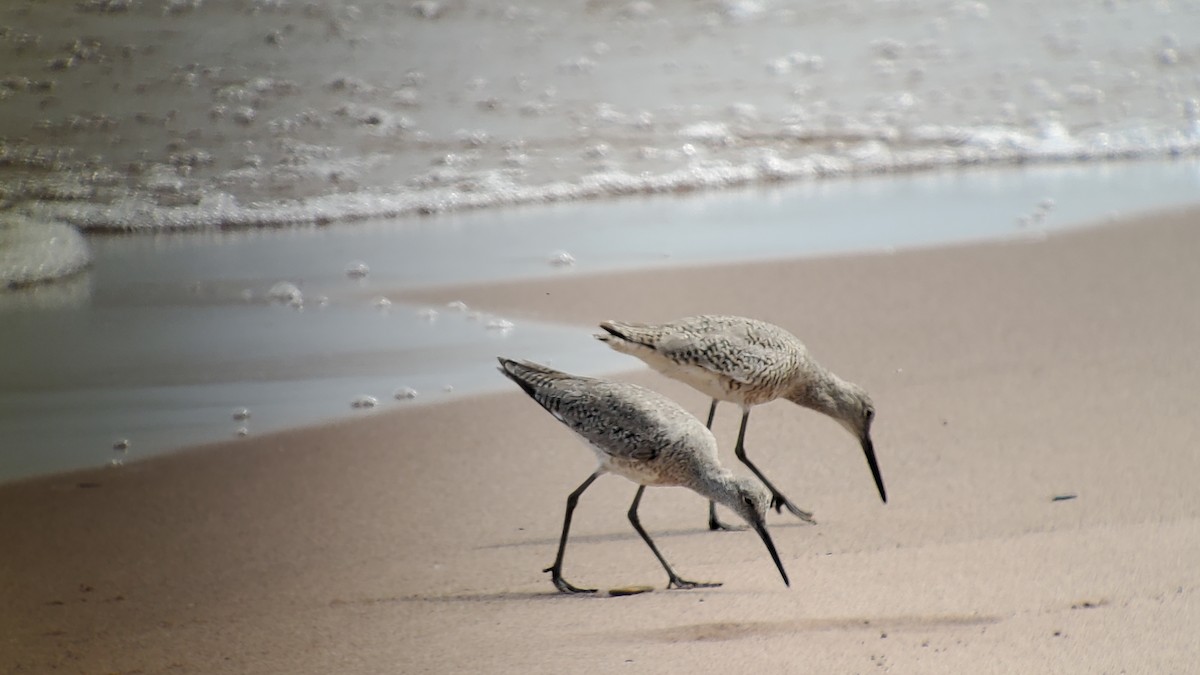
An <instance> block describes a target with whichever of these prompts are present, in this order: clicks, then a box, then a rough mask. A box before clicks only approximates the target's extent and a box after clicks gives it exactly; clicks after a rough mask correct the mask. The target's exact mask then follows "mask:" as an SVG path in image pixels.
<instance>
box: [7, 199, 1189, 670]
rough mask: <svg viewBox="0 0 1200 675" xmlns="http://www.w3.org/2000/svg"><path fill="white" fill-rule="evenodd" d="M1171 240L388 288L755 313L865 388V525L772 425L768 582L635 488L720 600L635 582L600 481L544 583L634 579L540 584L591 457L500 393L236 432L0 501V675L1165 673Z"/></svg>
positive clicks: (765, 436) (1182, 449)
mask: <svg viewBox="0 0 1200 675" xmlns="http://www.w3.org/2000/svg"><path fill="white" fill-rule="evenodd" d="M1197 225H1200V211H1197V210H1189V211H1173V212H1166V213H1159V214H1153V215H1149V216H1143V217H1139V218H1134V219H1128V220H1126V221H1123V222H1119V223H1110V224H1105V225H1103V226H1099V227H1096V228H1093V229H1087V230H1082V231H1078V232H1073V233H1069V234H1064V235H1058V236H1053V237H1051V238H1049V239H1047V240H1044V241H1024V242H1012V243H997V244H988V245H974V246H967V247H948V248H940V249H932V250H924V251H913V252H904V253H898V254H894V255H874V256H854V257H842V258H829V259H819V260H804V261H794V262H772V263H763V264H754V265H731V266H719V267H702V268H686V269H669V270H657V271H647V272H633V273H622V274H615V275H605V276H591V277H584V276H575V277H556V278H547V279H542V280H537V281H529V282H521V283H506V284H493V285H489V286H486V287H485V286H480V287H463V288H449V289H437V290H430V291H422V293H421V294H420V295H419V296H412V295H411V294H410V296H409V297H410V298H414V299H424V300H438V301H445V300H448V299H462V300H465V301H466V302H468V303H470V304H471V306H473V307H482V308H487V309H488V310H494V311H503V312H506V313H507V314H509V315H512V316H520V317H527V318H538V319H548V320H554V321H560V322H568V323H575V324H579V325H592V324H594V323H595V322H597V321H599V320H601V319H605V318H621V319H629V320H658V319H669V318H674V317H677V316H683V315H686V314H691V313H698V312H714V313H715V312H730V313H739V314H745V315H750V316H756V317H759V318H763V319H767V320H770V321H773V322H775V323H778V324H780V325H783V326H784V327H786V328H788V329H790V330H792V331H794V332H795V333H797V334H798V335H800V336H801V337H802V338H803V339H804V340H805V341H806V342H807V343H808V345H809V348H810V349H811V350H812V351H813V353H814V354H815V355H816V357H817V358H818V359H819V360H821V361H822V362H823V363H824V364H825V365H827V366H828V367H829V368H831V369H832V370H834V371H835V372H837V373H839V374H841V375H842V376H843V377H846V378H848V379H851V380H854V381H856V382H858V383H860V384H862V385H863V386H865V387H866V388H867V389H868V390H869V391H870V392H871V394H872V397H873V398H874V401H875V404H876V406H877V409H878V411H879V412H878V420H877V422H876V426H875V442H876V448H877V451H878V453H879V461H880V464H881V467H882V470H883V474H884V478H885V480H886V481H887V485H888V489H889V496H890V498H891V499H890V503H888V504H887V505H883V504H881V503H880V502H879V499H878V497H877V496H876V495H875V494H874V486H873V484H872V482H871V479H870V475H869V473H868V472H867V469H866V466H865V465H864V463H863V460H862V457H861V453H860V452H859V451H858V449H857V447H856V445H855V443H854V441H853V439H851V438H850V437H848V436H847V435H846V434H845V432H844V431H842V430H841V429H840V428H839V427H838V426H837V425H836V424H834V423H833V422H831V421H829V420H826V419H823V418H820V417H818V416H817V415H815V414H814V413H810V412H808V411H804V410H801V409H799V408H796V407H795V406H792V405H790V404H787V403H773V404H770V405H768V406H764V407H762V408H759V409H757V410H756V412H755V415H754V418H755V419H754V424H752V426H751V431H750V435H749V438H748V441H747V446H748V448H749V449H750V454H751V457H753V458H754V459H755V460H756V462H757V463H758V465H759V466H760V467H761V468H763V469H764V471H766V473H767V474H768V475H769V476H770V477H771V478H772V479H773V480H774V481H775V482H776V484H777V485H779V486H780V487H781V489H783V490H784V492H785V493H786V494H788V495H789V496H790V497H792V498H793V499H794V500H795V501H796V502H797V503H798V504H799V505H800V506H802V507H805V508H809V509H811V510H813V511H814V512H815V514H816V518H817V520H818V521H819V524H818V525H817V526H806V525H803V524H801V523H799V522H798V521H796V520H795V519H794V518H792V517H791V516H788V515H786V514H784V515H775V514H772V515H771V517H770V519H769V522H770V525H771V529H772V533H773V535H774V537H775V541H776V543H777V545H778V547H779V549H780V554H781V557H782V558H783V561H784V564H785V565H786V566H787V569H788V572H789V573H790V575H791V577H792V587H791V588H790V589H789V588H785V587H784V586H783V585H782V584H781V583H780V580H779V578H778V575H777V573H776V571H775V569H774V566H773V565H772V564H771V562H770V559H769V558H768V557H767V556H766V554H765V552H764V551H763V550H762V546H761V543H760V542H759V541H758V540H757V538H756V537H755V536H754V534H753V533H752V532H739V533H710V532H708V531H707V530H706V529H705V527H704V525H705V514H704V510H705V509H704V503H703V501H702V500H701V499H700V498H699V497H697V496H696V495H694V494H692V493H690V492H688V491H686V490H682V489H658V490H651V491H649V492H648V493H647V496H646V498H645V499H644V500H643V504H642V509H641V513H642V520H643V523H644V524H645V525H646V527H647V529H648V530H649V531H650V532H651V534H652V535H653V536H655V537H656V539H657V541H658V542H659V545H660V547H661V548H662V549H663V552H664V554H665V555H666V556H667V558H668V559H669V560H670V561H671V562H672V563H673V564H674V565H675V567H676V569H677V570H678V571H679V572H680V573H681V574H682V575H684V576H687V577H689V578H696V579H705V580H708V579H711V580H719V581H722V582H724V586H723V587H721V588H716V589H705V590H693V591H666V590H663V586H665V582H666V579H665V578H664V575H663V573H662V570H661V568H660V567H659V566H658V564H657V562H656V561H655V560H654V558H653V557H652V556H651V555H650V552H649V551H648V550H646V547H645V546H644V544H643V543H642V542H641V541H640V540H639V539H638V538H637V536H636V534H635V533H634V532H633V530H632V529H631V528H630V527H629V524H628V522H627V521H626V518H625V512H626V510H627V508H628V504H629V501H630V499H632V496H633V493H634V487H633V486H632V485H631V484H629V483H628V482H626V481H624V480H623V479H620V478H616V477H606V478H603V479H601V480H600V481H598V482H597V483H596V485H595V486H593V488H592V489H591V490H589V491H588V493H587V494H586V495H584V498H583V499H582V500H581V502H580V506H579V508H578V510H577V511H576V515H575V522H574V526H573V532H572V534H573V536H572V544H571V545H570V546H569V548H568V550H567V556H566V569H565V574H566V576H567V577H568V578H569V579H571V580H572V581H574V582H576V583H579V584H582V585H594V586H598V587H600V588H602V589H607V588H613V587H617V586H623V585H629V584H653V585H654V586H655V587H656V589H657V590H655V591H654V592H652V593H648V594H644V595H638V596H632V597H608V596H607V595H604V594H600V595H598V596H596V597H567V596H562V595H560V594H558V593H557V592H555V590H554V588H553V586H551V584H550V582H549V578H548V575H545V574H543V573H541V569H542V568H543V567H544V566H546V565H548V564H549V563H550V562H551V561H552V558H553V555H554V550H555V546H556V543H557V538H558V534H559V531H560V526H561V518H562V511H563V506H564V500H565V498H566V495H567V493H568V492H570V491H571V490H572V489H573V488H574V487H575V486H576V485H578V483H579V482H580V481H582V480H583V478H585V477H586V476H587V474H588V473H589V472H590V471H591V470H592V468H593V463H592V462H593V460H592V459H591V457H590V453H589V452H588V451H587V450H586V448H584V447H583V446H582V445H581V444H579V443H578V442H577V441H575V440H574V439H573V438H572V437H571V436H570V434H569V433H568V432H567V431H566V430H565V429H563V428H562V427H561V426H560V425H558V424H557V423H556V422H555V421H554V420H553V419H552V418H551V417H549V416H548V415H546V414H545V413H544V412H543V411H541V410H540V409H539V408H538V407H537V406H535V405H533V404H532V403H531V402H530V401H528V400H527V399H526V398H525V397H524V395H522V394H521V393H520V392H518V391H516V390H515V388H514V390H513V391H512V392H511V393H503V394H496V395H487V396H480V397H475V398H468V399H462V400H457V401H454V402H450V403H446V404H439V405H431V406H425V407H421V408H414V409H409V410H398V411H396V412H388V413H387V414H378V415H373V416H369V417H366V418H363V419H358V420H354V421H349V422H342V423H337V424H334V425H330V426H325V427H320V428H308V429H298V430H293V431H287V432H283V433H277V434H272V435H264V436H260V437H251V438H247V439H242V440H238V441H231V442H228V443H222V444H219V445H215V446H207V447H201V448H196V449H194V450H191V451H185V452H181V453H178V454H173V455H168V456H163V457H158V458H154V459H150V460H146V461H141V462H133V463H130V464H127V465H126V466H124V467H122V468H121V469H120V470H90V471H82V472H75V473H70V474H60V475H55V476H51V477H45V478H37V479H32V480H26V481H22V482H17V483H12V484H8V485H4V486H0V542H3V548H4V554H3V555H2V556H0V596H2V597H3V598H4V602H3V603H0V608H2V609H0V635H2V636H3V637H2V638H0V672H6V673H47V672H70V673H74V672H79V673H111V672H119V673H167V672H170V673H226V672H227V673H331V672H340V673H435V672H436V673H441V672H512V673H564V672H648V673H676V672H689V671H690V672H712V671H717V670H725V671H733V672H762V673H804V672H813V673H827V672H845V673H869V672H901V673H916V672H920V673H963V672H972V673H1002V672H1005V673H1006V672H1057V673H1085V672H1086V673H1102V672H1107V673H1119V672H1128V673H1135V672H1147V673H1150V672H1153V673H1180V672H1188V671H1190V670H1191V669H1193V668H1194V663H1195V661H1194V659H1195V644H1196V643H1195V626H1196V625H1197V624H1198V623H1200V599H1198V598H1200V565H1197V562H1198V561H1200V537H1198V536H1197V535H1198V534H1200V521H1198V516H1200V507H1198V506H1197V501H1196V499H1195V483H1196V480H1197V478H1200V455H1198V454H1197V452H1196V449H1195V448H1196V442H1197V435H1196V426H1195V414H1194V411H1193V410H1192V404H1193V402H1194V401H1195V384H1196V382H1198V381H1200V360H1198V359H1197V358H1196V344H1198V343H1200V313H1198V312H1196V311H1195V306H1196V305H1195V298H1194V290H1195V289H1196V288H1197V287H1200V268H1197V267H1196V266H1195V265H1194V263H1193V261H1192V252H1193V251H1195V250H1197V247H1200V227H1197ZM596 349H604V347H603V346H602V345H600V344H598V343H597V345H596ZM510 356H518V357H528V358H537V356H538V355H537V354H510ZM629 366H630V371H629V372H628V373H625V374H622V375H619V376H617V377H620V378H622V379H627V380H629V381H633V382H637V383H640V384H644V385H647V386H651V387H653V388H655V389H657V390H659V391H662V392H664V393H666V394H667V395H668V396H671V397H672V398H674V399H676V400H678V401H679V402H680V403H681V404H683V405H684V406H685V407H687V408H688V409H689V410H690V411H692V412H694V413H695V414H697V415H700V414H702V413H703V412H704V411H706V410H707V401H706V400H705V399H704V398H703V397H702V396H701V395H700V394H698V393H697V392H695V391H692V390H690V389H687V388H685V387H683V386H682V385H679V384H676V383H674V382H671V381H668V380H666V379H665V378H663V377H661V376H659V375H657V374H655V373H652V372H650V371H649V370H647V369H645V368H641V367H640V364H638V363H637V362H636V361H633V360H632V359H631V360H630V364H629ZM497 377H499V375H497ZM736 423H737V413H736V411H735V410H734V409H732V408H731V407H728V406H727V407H725V408H723V409H722V411H721V413H720V414H719V415H718V420H717V424H716V428H715V431H716V434H717V438H718V440H719V442H720V444H721V448H722V453H723V458H724V459H725V460H726V463H727V464H728V465H730V466H731V467H733V468H734V469H735V470H741V468H740V465H737V464H736V461H735V460H734V459H733V457H732V453H731V452H730V448H731V447H732V444H733V440H734V436H735V434H736ZM1065 495H1073V496H1074V498H1073V499H1064V500H1059V501H1055V500H1054V498H1055V497H1056V496H1065Z"/></svg>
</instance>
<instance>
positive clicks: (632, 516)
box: [629, 485, 721, 588]
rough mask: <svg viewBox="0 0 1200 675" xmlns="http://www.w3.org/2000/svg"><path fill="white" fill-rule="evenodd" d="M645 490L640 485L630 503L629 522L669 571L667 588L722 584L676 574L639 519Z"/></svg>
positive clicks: (708, 586) (711, 586)
mask: <svg viewBox="0 0 1200 675" xmlns="http://www.w3.org/2000/svg"><path fill="white" fill-rule="evenodd" d="M645 491H646V486H645V485H639V486H638V491H637V494H636V495H634V497H633V504H630V505H629V522H630V523H633V529H635V530H637V533H638V534H640V535H642V539H644V540H645V541H646V545H647V546H649V547H650V550H651V551H653V552H654V557H656V558H658V562H660V563H662V566H663V569H665V570H666V571H667V576H669V577H670V579H671V580H670V581H668V582H667V588H716V587H717V586H720V585H721V584H720V583H718V582H699V581H688V580H686V579H681V578H679V575H678V574H675V570H673V569H671V566H670V565H668V564H667V559H666V558H664V557H662V554H661V553H659V552H658V547H657V546H655V545H654V542H653V541H651V540H650V535H648V534H646V531H645V530H643V529H642V523H641V521H639V520H638V513H637V510H638V504H640V503H641V502H642V493H643V492H645Z"/></svg>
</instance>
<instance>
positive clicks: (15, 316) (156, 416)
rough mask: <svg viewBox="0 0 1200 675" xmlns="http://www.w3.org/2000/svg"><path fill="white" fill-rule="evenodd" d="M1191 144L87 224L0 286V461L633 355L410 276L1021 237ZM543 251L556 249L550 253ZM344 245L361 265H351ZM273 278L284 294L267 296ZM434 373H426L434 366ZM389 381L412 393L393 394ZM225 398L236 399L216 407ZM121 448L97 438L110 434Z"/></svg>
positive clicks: (340, 410) (1162, 197) (1151, 175)
mask: <svg viewBox="0 0 1200 675" xmlns="http://www.w3.org/2000/svg"><path fill="white" fill-rule="evenodd" d="M1198 195H1200V162H1198V161H1195V160H1188V161H1172V162H1134V163H1127V164H1112V165H1085V166H1069V167H1068V166H1056V167H1039V168H1031V169H1023V170H1015V169H1003V170H978V171H970V172H954V173H939V174H929V175H906V176H900V177H879V178H871V179H858V180H842V181H826V182H822V183H819V184H796V185H791V186H787V187H776V188H770V189H754V190H742V191H735V192H720V193H712V194H704V195H694V196H692V197H689V198H686V199H680V198H674V197H656V198H644V199H631V200H623V201H618V202H606V203H601V202H590V203H577V204H560V205H552V206H542V207H526V208H519V209H511V210H495V211H480V212H471V213H463V214H454V215H446V216H442V217H438V218H433V219H408V220H404V221H386V222H382V221H381V222H378V223H372V222H366V223H360V224H356V225H344V226H330V227H324V228H299V229H288V230H266V231H249V232H233V233H211V232H209V233H187V234H170V235H168V234H163V235H157V236H119V237H99V238H93V239H92V240H91V245H92V248H93V251H94V255H95V263H94V265H93V266H92V267H91V268H90V269H89V270H88V271H86V272H85V273H83V274H82V275H80V276H77V277H73V278H72V279H70V280H69V283H67V284H65V285H61V286H60V285H50V286H43V287H37V288H32V289H27V290H24V291H20V292H11V291H10V292H7V293H3V292H0V353H3V354H8V355H14V356H15V357H14V358H9V359H3V360H0V480H11V479H14V478H18V477H21V476H27V475H33V474H38V473H44V472H48V471H55V470H61V469H67V468H74V467H83V466H97V465H102V464H105V463H107V462H109V461H111V460H114V459H115V460H117V461H128V460H132V459H136V458H138V457H145V456H148V455H152V454H156V453H160V452H164V451H168V450H172V449H175V448H179V447H183V446H187V445H191V444H195V443H200V442H206V441H214V440H220V439H229V438H234V437H236V435H237V433H238V429H239V428H242V427H245V428H246V430H247V432H248V433H250V434H259V433H263V432H266V431H270V430H274V429H281V428H285V427H289V426H296V425H299V424H307V423H313V422H318V421H322V420H328V419H333V418H336V417H340V416H348V415H361V414H370V411H368V410H363V409H358V410H356V409H352V408H351V404H352V402H353V401H354V400H355V399H356V397H358V396H360V395H370V396H373V397H375V398H376V399H377V401H378V406H377V407H376V408H375V409H374V410H388V409H395V408H397V407H399V406H409V405H420V404H421V403H423V402H436V401H445V400H450V399H451V398H452V397H456V396H461V395H463V394H467V393H474V392H480V391H487V390H497V389H501V388H503V387H506V386H508V383H507V382H506V381H505V380H503V378H501V377H500V376H499V375H498V374H497V373H496V372H495V371H494V365H495V361H494V359H495V357H496V356H497V355H501V354H503V355H506V356H516V357H524V358H532V359H535V360H540V361H544V362H545V361H549V362H550V363H552V364H553V365H556V366H558V367H562V368H565V369H567V370H571V371H575V372H581V373H591V374H599V373H603V372H613V371H616V370H620V369H625V368H630V367H635V366H636V365H637V364H636V362H631V360H630V359H628V358H627V357H623V356H621V355H619V354H616V353H614V352H611V351H610V350H608V349H607V348H605V347H603V346H602V345H600V344H599V343H597V342H595V341H594V340H592V339H591V337H590V333H591V330H589V329H588V328H586V327H568V326H553V325H547V324H540V323H537V322H530V321H524V320H513V321H512V322H511V323H512V325H511V326H509V325H507V324H505V323H504V321H505V320H507V319H511V318H512V317H497V316H492V315H489V314H486V313H482V314H481V313H477V311H476V310H477V308H453V307H414V306H407V305H403V304H400V303H394V304H390V305H384V306H380V304H379V302H378V299H379V298H381V297H386V295H387V294H388V293H389V292H394V291H396V290H400V289H406V288H415V287H420V286H431V285H443V284H452V283H466V282H481V281H488V280H502V279H515V278H526V277H531V276H538V275H576V274H586V273H591V272H601V271H609V270H616V269H623V268H631V267H651V266H663V265H679V264H695V263H704V262H714V261H736V260H753V259H764V258H775V257H803V256H813V255H825V254H829V253H834V252H846V251H863V250H869V251H887V250H893V249H900V248H906V247H912V246H923V245H930V244H940V243H947V242H954V241H968V240H982V239H993V238H1003V237H1034V238H1037V237H1041V236H1045V235H1046V234H1047V233H1050V232H1055V231H1061V230H1064V229H1068V228H1072V227H1078V226H1081V225H1084V224H1086V223H1089V222H1097V221H1102V220H1104V219H1105V218H1107V217H1109V216H1110V215H1114V214H1121V213H1130V212H1135V211H1140V210H1145V209H1149V208H1160V207H1166V206H1170V205H1178V204H1187V203H1195V202H1196V201H1197V196H1198ZM557 251H566V252H569V253H571V255H572V256H573V257H574V258H575V263H574V264H573V265H569V266H555V265H552V264H551V262H550V259H551V257H552V254H553V253H555V252H557ZM358 261H361V262H363V263H365V264H366V265H367V267H368V269H369V273H368V274H367V276H365V277H363V278H351V277H350V276H348V275H347V273H346V272H347V269H348V268H350V267H351V266H352V265H353V264H354V263H356V262H358ZM280 282H287V283H291V284H293V285H294V286H295V288H296V291H298V292H299V293H300V294H301V298H300V300H299V302H297V303H296V305H293V304H291V303H289V302H286V301H279V300H272V299H271V298H270V297H269V294H270V291H271V289H272V287H274V286H275V285H276V284H279V283H280ZM447 385H449V386H451V387H453V390H452V391H446V390H445V388H446V386H447ZM407 387H411V388H413V389H415V390H416V391H417V392H418V396H417V397H416V398H415V399H404V400H397V399H395V398H393V393H394V392H395V391H397V390H399V389H403V388H407ZM243 406H244V407H246V408H248V409H249V410H250V412H251V417H250V418H249V419H248V420H244V421H238V420H235V419H234V418H233V412H234V410H236V409H238V408H240V407H243ZM122 439H128V440H129V442H130V446H131V447H130V448H129V449H128V450H127V451H125V452H114V451H113V450H112V449H111V448H112V445H113V443H114V442H116V441H118V440H122Z"/></svg>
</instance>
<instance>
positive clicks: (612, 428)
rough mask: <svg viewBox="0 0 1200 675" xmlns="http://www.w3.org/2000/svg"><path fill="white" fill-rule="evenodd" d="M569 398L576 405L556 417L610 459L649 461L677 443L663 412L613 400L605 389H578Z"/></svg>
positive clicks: (563, 408)
mask: <svg viewBox="0 0 1200 675" xmlns="http://www.w3.org/2000/svg"><path fill="white" fill-rule="evenodd" d="M606 384H607V383H606ZM570 397H571V398H575V399H576V401H575V402H576V403H577V405H571V404H566V405H563V406H561V407H559V408H558V409H557V410H555V411H554V416H555V417H557V418H558V419H559V421H561V422H562V423H563V424H565V425H567V426H568V427H569V428H570V429H571V430H572V431H574V432H575V433H577V434H579V435H580V436H582V437H583V438H584V439H586V440H587V441H588V442H589V443H591V444H592V445H593V446H594V447H596V448H598V449H600V450H601V451H603V452H605V453H607V454H608V455H611V456H613V457H619V458H623V459H634V460H639V461H648V460H652V459H654V458H656V457H658V455H659V453H661V452H662V450H663V449H664V448H666V447H668V446H670V445H672V444H674V443H675V442H676V440H677V439H676V434H675V433H673V429H672V427H671V425H670V424H667V423H665V421H664V418H663V414H662V412H661V411H659V410H656V409H654V408H653V407H650V406H647V405H644V404H642V403H640V402H639V401H637V400H636V399H630V398H628V397H626V396H614V395H612V394H611V392H608V391H605V388H604V387H601V388H599V389H598V390H597V389H594V388H588V389H576V390H575V391H573V392H571V394H570ZM597 411H603V412H602V413H601V414H597Z"/></svg>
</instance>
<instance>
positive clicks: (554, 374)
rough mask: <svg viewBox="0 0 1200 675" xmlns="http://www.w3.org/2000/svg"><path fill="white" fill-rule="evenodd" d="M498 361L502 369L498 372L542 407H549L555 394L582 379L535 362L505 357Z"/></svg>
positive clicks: (499, 358)
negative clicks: (571, 382)
mask: <svg viewBox="0 0 1200 675" xmlns="http://www.w3.org/2000/svg"><path fill="white" fill-rule="evenodd" d="M497 360H498V361H500V367H499V368H498V369H497V370H499V371H500V372H501V373H503V374H504V376H505V377H507V378H508V379H510V380H512V381H513V382H516V383H517V386H519V387H520V388H521V389H522V390H524V391H525V393H526V394H529V396H530V398H532V399H533V400H535V401H537V402H538V403H540V404H541V405H542V406H548V405H549V402H550V401H551V400H552V399H553V398H554V396H553V394H554V392H555V391H556V390H561V389H562V385H564V384H566V383H567V382H570V381H573V380H578V379H580V378H579V376H577V375H571V374H570V373H564V372H562V371H561V370H555V369H553V368H551V367H549V366H543V365H542V364H540V363H534V362H533V361H524V360H521V359H506V358H504V357H503V356H501V357H498V358H497Z"/></svg>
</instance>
